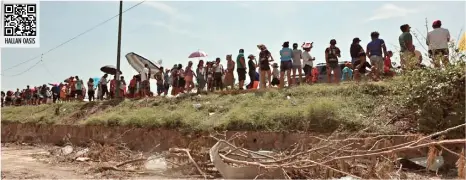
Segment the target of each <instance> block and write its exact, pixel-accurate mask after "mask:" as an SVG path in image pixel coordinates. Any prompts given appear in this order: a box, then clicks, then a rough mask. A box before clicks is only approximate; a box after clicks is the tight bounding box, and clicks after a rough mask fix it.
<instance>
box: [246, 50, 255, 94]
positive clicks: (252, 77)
mask: <svg viewBox="0 0 466 180" xmlns="http://www.w3.org/2000/svg"><path fill="white" fill-rule="evenodd" d="M248 59H249V60H248V68H249V72H248V75H249V80H250V82H249V84H248V85H247V86H246V88H247V89H251V88H252V87H253V86H254V81H256V73H257V72H256V68H257V63H256V57H255V56H254V55H252V54H250V55H249V56H248Z"/></svg>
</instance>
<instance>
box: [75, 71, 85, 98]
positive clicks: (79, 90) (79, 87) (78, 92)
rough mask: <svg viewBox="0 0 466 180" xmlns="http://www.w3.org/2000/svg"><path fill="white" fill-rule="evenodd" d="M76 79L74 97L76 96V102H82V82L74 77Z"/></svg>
mask: <svg viewBox="0 0 466 180" xmlns="http://www.w3.org/2000/svg"><path fill="white" fill-rule="evenodd" d="M75 79H76V84H75V86H76V96H77V99H78V101H82V100H83V99H84V97H83V84H84V83H83V81H82V80H81V79H79V77H78V76H76V77H75Z"/></svg>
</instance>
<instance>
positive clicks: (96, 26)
mask: <svg viewBox="0 0 466 180" xmlns="http://www.w3.org/2000/svg"><path fill="white" fill-rule="evenodd" d="M145 1H146V0H143V1H141V2H139V3H137V4H135V5H134V6H131V7H130V8H128V9H126V10H124V11H123V12H122V14H123V13H125V12H127V11H129V10H131V9H133V8H135V7H137V6H139V5H141V4H142V3H144V2H145ZM118 16H119V14H117V15H115V16H113V17H111V18H109V19H107V20H105V21H103V22H101V23H99V24H97V25H95V26H93V27H91V28H89V29H88V30H86V31H84V32H82V33H80V34H78V35H77V36H75V37H73V38H71V39H68V40H67V41H65V42H63V43H61V44H59V45H58V46H55V47H54V48H52V49H50V50H48V51H46V52H45V53H41V54H40V55H38V56H35V57H33V58H31V59H28V60H26V61H23V62H21V63H19V64H16V65H14V66H11V67H9V68H7V69H5V70H3V72H5V71H8V70H10V69H13V68H15V67H18V66H20V65H22V64H24V63H27V62H30V61H32V60H35V59H37V58H40V57H41V56H43V55H45V54H47V53H50V52H52V51H54V50H56V49H58V48H60V47H61V46H64V45H65V44H67V43H69V42H71V41H73V40H75V39H76V38H78V37H80V36H82V35H84V34H86V33H88V32H90V31H92V30H94V29H96V28H98V27H99V26H102V25H104V24H105V23H107V22H109V21H111V20H112V19H114V18H116V17H118ZM39 62H40V61H39ZM36 64H37V63H36ZM36 64H35V65H33V66H32V67H34V66H36ZM32 67H31V68H29V69H28V70H30V69H32ZM3 72H2V74H3ZM25 72H27V71H24V72H23V73H25ZM21 74H22V73H20V74H17V75H21ZM17 75H13V76H17Z"/></svg>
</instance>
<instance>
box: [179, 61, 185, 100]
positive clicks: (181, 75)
mask: <svg viewBox="0 0 466 180" xmlns="http://www.w3.org/2000/svg"><path fill="white" fill-rule="evenodd" d="M177 73H178V92H177V94H179V93H185V91H184V90H185V88H184V87H185V86H186V80H185V75H186V73H185V72H184V70H183V65H182V64H178V71H177Z"/></svg>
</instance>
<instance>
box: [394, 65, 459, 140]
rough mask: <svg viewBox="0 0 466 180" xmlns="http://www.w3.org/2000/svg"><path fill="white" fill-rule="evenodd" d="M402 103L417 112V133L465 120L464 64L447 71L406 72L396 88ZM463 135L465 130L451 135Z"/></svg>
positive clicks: (438, 129) (450, 125)
mask: <svg viewBox="0 0 466 180" xmlns="http://www.w3.org/2000/svg"><path fill="white" fill-rule="evenodd" d="M397 90H398V92H400V93H401V94H402V96H401V98H400V104H402V105H404V106H405V108H409V109H411V110H412V112H415V117H416V120H417V123H418V130H419V131H420V132H423V133H432V132H436V131H440V130H444V129H447V128H449V127H453V126H456V125H460V124H462V123H464V121H465V62H464V61H458V62H455V63H454V64H452V65H451V66H448V67H447V68H446V69H443V70H441V69H431V68H427V69H420V70H414V71H411V72H409V73H407V74H406V75H405V76H403V77H402V79H401V83H400V84H399V85H398V86H397ZM456 135H462V136H463V137H464V129H462V130H460V131H457V132H455V133H453V134H450V136H456Z"/></svg>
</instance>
